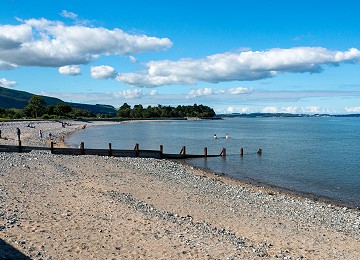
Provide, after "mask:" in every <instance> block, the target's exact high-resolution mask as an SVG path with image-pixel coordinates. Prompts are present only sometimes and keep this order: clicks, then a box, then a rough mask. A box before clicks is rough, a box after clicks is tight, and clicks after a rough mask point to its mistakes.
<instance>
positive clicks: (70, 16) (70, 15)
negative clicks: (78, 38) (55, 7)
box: [60, 10, 78, 19]
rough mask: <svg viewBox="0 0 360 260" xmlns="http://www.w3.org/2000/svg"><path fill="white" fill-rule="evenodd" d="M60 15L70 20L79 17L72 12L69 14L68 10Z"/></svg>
mask: <svg viewBox="0 0 360 260" xmlns="http://www.w3.org/2000/svg"><path fill="white" fill-rule="evenodd" d="M60 15H61V16H62V17H65V18H70V19H76V18H77V17H78V15H77V14H75V13H72V12H69V11H66V10H62V12H61V13H60Z"/></svg>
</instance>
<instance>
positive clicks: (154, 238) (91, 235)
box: [0, 121, 360, 259]
mask: <svg viewBox="0 0 360 260" xmlns="http://www.w3.org/2000/svg"><path fill="white" fill-rule="evenodd" d="M65 123H66V125H65V127H63V124H61V123H59V122H52V121H51V122H50V121H31V122H30V121H29V122H27V121H26V122H24V121H18V122H1V123H0V130H2V132H1V133H2V134H1V136H2V138H1V139H0V144H1V145H4V144H8V145H16V144H17V139H16V138H17V137H16V128H17V127H19V128H20V130H21V137H22V145H32V146H46V145H47V146H48V145H49V142H50V140H49V136H48V134H49V133H50V132H51V133H52V141H54V142H55V143H56V145H58V146H65V145H66V144H65V143H63V142H62V141H61V136H64V137H65V142H66V137H67V136H68V135H70V134H71V133H73V132H74V131H86V128H87V127H93V126H96V125H101V124H114V123H115V122H102V121H95V122H78V121H65ZM28 124H31V125H32V126H33V127H34V128H31V127H28V126H27V125H28ZM85 124H86V128H85V129H83V126H84V125H85ZM39 130H42V132H43V138H40V137H39ZM0 242H1V244H0V259H21V258H23V259H27V257H28V258H30V259H360V251H359V248H360V211H359V210H356V209H350V208H346V207H340V206H336V205H333V204H330V203H328V202H320V201H314V200H311V199H308V198H303V197H299V196H296V195H290V194H286V193H283V192H280V191H274V190H269V189H267V188H262V187H255V186H250V185H248V184H245V183H242V182H240V181H235V180H232V179H229V178H226V176H218V175H216V174H213V173H211V172H208V171H204V170H201V169H198V168H195V167H192V166H189V165H186V164H182V163H178V162H175V161H170V160H158V159H148V158H114V157H100V156H90V155H85V156H65V155H53V154H50V153H49V151H33V152H31V153H27V154H25V153H21V154H19V153H0ZM14 256H16V257H14Z"/></svg>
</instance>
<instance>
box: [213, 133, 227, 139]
mask: <svg viewBox="0 0 360 260" xmlns="http://www.w3.org/2000/svg"><path fill="white" fill-rule="evenodd" d="M218 138H219V137H218V136H217V135H216V134H214V139H218ZM225 139H226V140H228V139H229V134H228V133H226V135H225Z"/></svg>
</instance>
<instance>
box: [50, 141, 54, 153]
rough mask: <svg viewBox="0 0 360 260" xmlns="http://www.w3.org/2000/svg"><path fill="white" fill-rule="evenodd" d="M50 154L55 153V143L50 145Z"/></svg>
mask: <svg viewBox="0 0 360 260" xmlns="http://www.w3.org/2000/svg"><path fill="white" fill-rule="evenodd" d="M50 152H51V153H54V142H51V143H50Z"/></svg>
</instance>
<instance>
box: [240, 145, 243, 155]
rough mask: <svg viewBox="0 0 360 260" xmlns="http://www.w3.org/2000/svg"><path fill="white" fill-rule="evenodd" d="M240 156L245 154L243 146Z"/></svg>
mask: <svg viewBox="0 0 360 260" xmlns="http://www.w3.org/2000/svg"><path fill="white" fill-rule="evenodd" d="M240 156H241V157H243V156H244V149H243V148H242V147H241V148H240Z"/></svg>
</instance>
